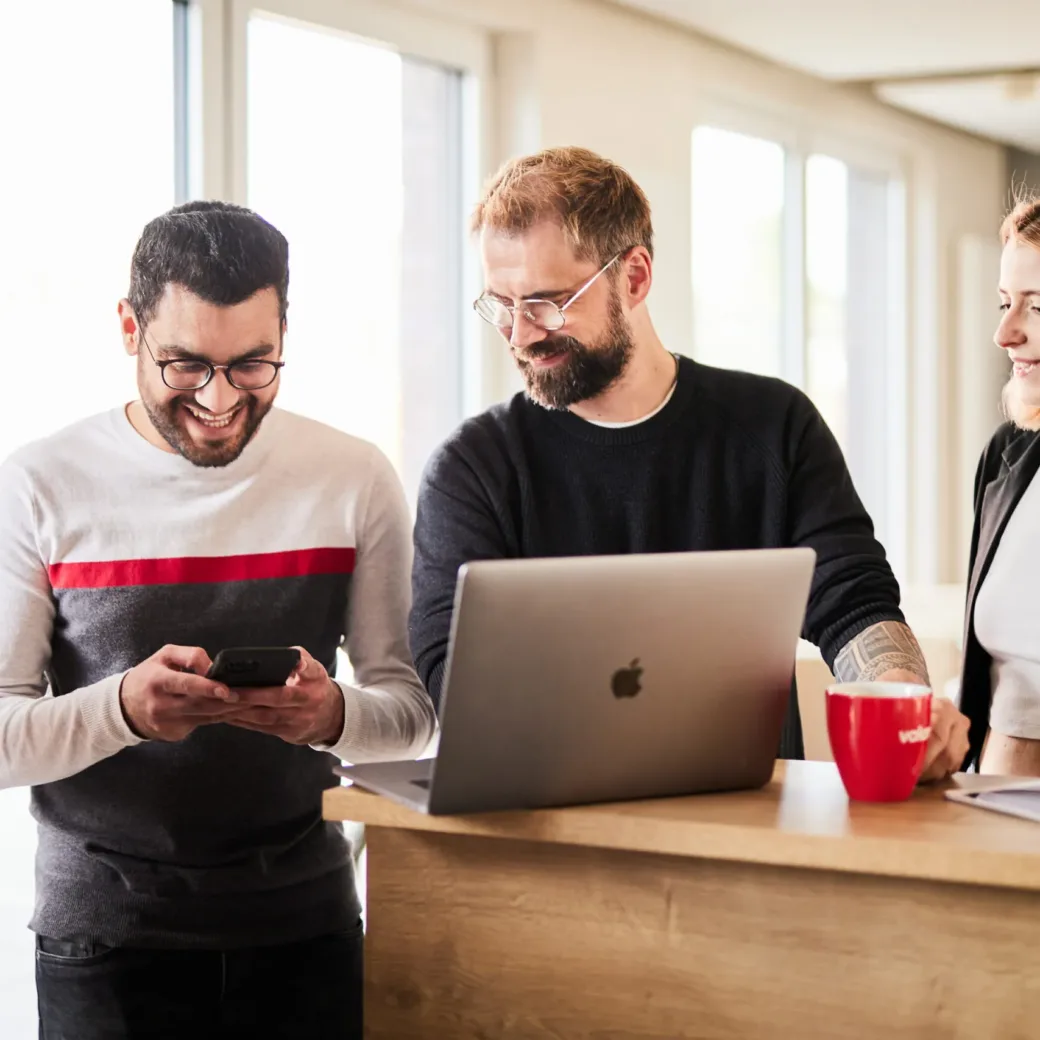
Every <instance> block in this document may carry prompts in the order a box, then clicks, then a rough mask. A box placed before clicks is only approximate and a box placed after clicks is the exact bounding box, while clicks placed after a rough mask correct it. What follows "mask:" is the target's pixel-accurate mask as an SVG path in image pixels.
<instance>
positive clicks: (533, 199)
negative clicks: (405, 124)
mask: <svg viewBox="0 0 1040 1040" xmlns="http://www.w3.org/2000/svg"><path fill="white" fill-rule="evenodd" d="M543 220H554V221H556V222H557V223H558V224H559V225H560V227H561V228H562V229H563V232H564V234H565V235H566V237H567V239H568V241H569V242H570V244H571V247H572V248H573V250H574V255H575V256H576V257H578V259H579V260H591V261H593V262H595V263H598V264H605V263H606V262H607V261H608V260H611V259H612V258H613V257H614V256H616V255H617V254H618V253H621V252H623V251H624V250H626V249H631V248H632V247H633V246H643V247H645V249H646V251H647V252H648V253H649V254H650V256H651V257H652V256H653V255H654V245H653V240H654V230H653V226H652V224H651V221H650V203H649V202H648V201H647V198H646V195H644V194H643V190H642V189H641V188H640V187H639V185H638V184H636V182H635V181H634V180H633V179H632V177H631V176H630V175H629V174H628V173H627V172H626V171H625V170H623V169H622V168H621V167H620V166H618V165H617V164H616V163H612V162H611V161H610V160H609V159H604V158H603V157H602V156H599V155H597V154H596V153H595V152H592V151H589V150H588V149H587V148H574V147H570V148H547V149H545V150H544V151H541V152H538V153H537V154H535V155H525V156H522V157H520V158H518V159H510V160H509V162H507V163H506V164H505V165H504V166H502V168H501V169H500V170H499V171H498V172H497V173H496V174H495V175H494V176H493V177H492V178H491V179H490V180H489V181H488V183H487V185H486V186H485V189H484V194H483V196H482V198H481V200H480V202H479V203H477V206H476V209H475V210H474V211H473V218H472V221H471V230H472V231H473V232H474V234H479V233H480V232H481V231H483V230H484V229H485V228H488V229H491V230H493V231H504V232H506V233H511V234H520V233H522V232H524V231H526V230H528V229H529V228H531V227H533V226H534V225H535V224H538V223H540V222H542V221H543Z"/></svg>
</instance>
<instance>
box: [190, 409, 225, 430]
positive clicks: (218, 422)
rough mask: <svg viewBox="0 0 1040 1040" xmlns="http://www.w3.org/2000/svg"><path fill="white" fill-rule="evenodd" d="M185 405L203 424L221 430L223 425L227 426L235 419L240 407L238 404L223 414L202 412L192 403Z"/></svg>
mask: <svg viewBox="0 0 1040 1040" xmlns="http://www.w3.org/2000/svg"><path fill="white" fill-rule="evenodd" d="M184 407H185V408H187V409H188V411H189V412H191V414H192V415H194V416H195V418H196V419H198V421H199V422H200V423H202V425H203V426H209V427H211V428H212V429H214V430H219V429H221V428H222V427H224V426H227V425H228V423H230V422H231V420H232V419H234V417H235V416H236V415H237V414H238V408H239V406H238V405H236V406H235V407H234V408H231V409H229V410H228V411H226V412H224V413H223V414H221V415H212V414H210V413H209V412H200V411H199V410H198V409H197V408H193V407H192V406H191V405H190V404H186V405H185V406H184Z"/></svg>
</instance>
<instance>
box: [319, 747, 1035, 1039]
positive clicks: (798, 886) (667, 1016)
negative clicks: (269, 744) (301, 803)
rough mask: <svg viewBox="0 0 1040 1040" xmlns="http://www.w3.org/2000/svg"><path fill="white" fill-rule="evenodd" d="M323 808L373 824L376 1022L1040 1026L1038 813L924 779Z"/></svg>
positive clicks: (360, 800) (650, 1029) (701, 1033)
mask: <svg viewBox="0 0 1040 1040" xmlns="http://www.w3.org/2000/svg"><path fill="white" fill-rule="evenodd" d="M965 782H967V781H965ZM325 815H326V816H327V817H328V818H330V819H349V820H355V821H359V822H362V823H365V824H366V825H367V826H368V831H367V834H368V911H367V912H368V941H367V948H366V972H367V974H366V1016H367V1018H366V1035H367V1036H369V1037H373V1038H388V1040H389V1038H393V1040H399V1038H404V1037H409V1038H411V1037H431V1038H437V1040H440V1038H444V1040H448V1038H454V1037H460V1038H461V1037H465V1038H478V1037H479V1038H482V1040H483V1038H499V1037H502V1038H506V1037H532V1038H533V1037H561V1038H563V1037H566V1038H572V1037H574V1038H589V1040H592V1038H597V1040H623V1038H635V1037H646V1038H651V1037H652V1038H655V1040H665V1038H667V1040H672V1038H681V1037H697V1038H702V1040H707V1038H716V1037H717V1038H723V1037H725V1038H727V1040H733V1038H738V1037H739V1038H741V1040H743V1038H758V1037H771V1038H772V1037H776V1038H785V1040H786V1038H792V1040H797V1038H802V1037H806V1038H808V1037H820V1038H821V1040H822V1038H827V1040H837V1038H842V1037H871V1038H872V1037H885V1036H889V1035H891V1036H898V1037H899V1038H900V1040H904V1038H916V1037H928V1038H934V1037H941V1038H943V1040H947V1038H950V1040H953V1038H960V1037H964V1038H965V1040H967V1038H969V1037H970V1038H972V1040H979V1038H984V1037H993V1038H1000V1040H1014V1038H1017V1037H1021V1038H1023V1040H1025V1038H1032V1037H1037V1036H1040V981H1038V979H1040V975H1038V972H1037V968H1038V967H1040V895H1038V891H1040V824H1032V823H1029V822H1027V821H1022V820H1016V819H1013V818H1010V817H1004V816H1000V815H997V814H995V813H989V812H985V811H983V810H980V809H972V808H969V807H967V806H959V805H956V804H954V803H951V802H948V801H946V800H945V799H944V798H943V797H942V789H941V788H938V787H932V788H922V789H920V790H918V792H917V793H916V794H915V795H914V797H913V798H912V799H911V800H910V801H908V802H905V803H902V804H897V805H866V804H856V803H852V804H851V805H850V803H849V802H848V799H847V798H846V796H845V793H844V789H843V788H842V786H841V782H840V780H839V779H838V776H837V772H836V771H835V769H834V767H833V765H831V764H830V763H802V762H799V763H793V762H792V763H787V764H786V765H785V764H780V765H779V766H778V768H777V772H776V775H775V777H774V779H773V782H772V783H771V784H770V785H769V786H768V787H766V788H765V789H763V790H761V791H754V792H742V793H736V794H725V795H710V796H699V797H692V798H675V799H664V800H659V801H648V802H625V803H617V804H611V805H597V806H583V807H575V808H570V809H554V810H540V811H536V812H516V813H495V814H484V815H476V816H460V817H430V816H424V815H421V814H418V813H413V812H411V811H410V810H408V809H405V808H403V807H401V806H398V805H396V804H394V803H392V802H389V801H387V800H384V799H382V798H378V797H376V796H373V795H369V794H366V793H364V792H361V791H358V790H354V789H351V788H346V787H343V788H335V789H332V790H330V791H328V792H326V796H325Z"/></svg>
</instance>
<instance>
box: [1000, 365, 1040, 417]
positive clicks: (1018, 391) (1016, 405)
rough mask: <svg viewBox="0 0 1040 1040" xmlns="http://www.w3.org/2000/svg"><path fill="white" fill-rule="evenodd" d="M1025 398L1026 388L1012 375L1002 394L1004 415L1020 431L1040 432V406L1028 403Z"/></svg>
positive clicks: (1001, 400)
mask: <svg viewBox="0 0 1040 1040" xmlns="http://www.w3.org/2000/svg"><path fill="white" fill-rule="evenodd" d="M1025 397H1026V391H1025V388H1024V387H1023V386H1021V385H1020V381H1019V380H1018V378H1017V377H1016V376H1014V375H1012V376H1011V378H1010V379H1009V380H1008V381H1007V382H1006V383H1005V384H1004V389H1003V391H1001V394H1000V403H1001V405H1002V406H1003V408H1004V415H1005V416H1007V418H1008V419H1009V420H1010V421H1011V422H1013V423H1014V424H1015V425H1016V426H1017V427H1018V428H1019V429H1020V430H1040V404H1038V403H1035V402H1030V401H1027V400H1025Z"/></svg>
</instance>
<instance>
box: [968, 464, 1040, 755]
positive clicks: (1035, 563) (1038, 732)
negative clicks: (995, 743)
mask: <svg viewBox="0 0 1040 1040" xmlns="http://www.w3.org/2000/svg"><path fill="white" fill-rule="evenodd" d="M1038 536H1040V480H1037V479H1036V478H1035V477H1034V478H1033V480H1032V481H1031V482H1030V484H1029V487H1027V488H1026V490H1025V494H1023V496H1022V498H1021V500H1020V501H1019V503H1018V506H1017V508H1016V509H1015V511H1014V512H1013V513H1012V514H1011V517H1010V519H1009V520H1008V523H1007V527H1006V528H1005V529H1004V534H1003V536H1002V537H1001V539H1000V543H999V544H998V546H997V549H996V552H995V553H994V555H993V562H992V563H991V564H990V569H989V572H988V573H987V575H986V578H985V580H984V581H983V583H982V587H981V588H980V589H979V594H978V596H977V597H976V600H975V618H974V620H975V635H976V636H977V637H978V640H979V644H980V645H981V646H982V648H983V649H984V650H985V651H986V652H987V653H988V654H989V655H990V656H991V657H992V658H993V664H992V666H991V669H990V683H991V686H992V689H993V704H992V707H991V708H990V726H991V728H992V729H994V730H995V731H996V732H997V733H1003V734H1005V735H1006V736H1009V737H1027V738H1029V739H1030V740H1040V610H1038V609H1037V590H1038V589H1040V552H1038V551H1037V550H1038V549H1040V537H1038Z"/></svg>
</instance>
